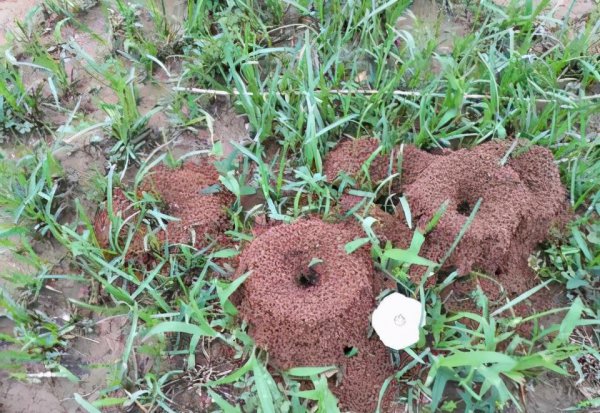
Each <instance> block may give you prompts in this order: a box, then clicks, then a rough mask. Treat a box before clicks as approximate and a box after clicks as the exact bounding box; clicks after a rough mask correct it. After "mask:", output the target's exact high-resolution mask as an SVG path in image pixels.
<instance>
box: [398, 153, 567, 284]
mask: <svg viewBox="0 0 600 413" xmlns="http://www.w3.org/2000/svg"><path fill="white" fill-rule="evenodd" d="M509 149H510V142H490V143H486V144H482V145H479V146H477V147H476V148H474V149H471V150H468V149H462V150H458V151H456V152H453V153H451V154H449V155H445V156H436V157H435V159H433V161H432V162H431V163H430V164H429V166H428V167H427V169H425V170H424V171H423V172H422V173H421V174H419V176H418V177H417V178H416V179H415V181H414V182H413V183H411V184H409V185H407V186H406V187H405V190H404V194H405V195H406V197H407V199H408V202H409V204H410V208H411V212H412V215H413V217H414V218H415V219H416V220H417V223H418V225H419V226H421V227H424V226H425V225H426V224H427V222H429V221H430V220H431V219H432V218H433V216H434V214H435V213H436V211H437V210H438V208H439V207H440V205H442V204H443V203H444V202H446V201H448V202H449V203H448V207H447V210H446V212H445V213H444V215H443V216H442V218H441V220H440V221H439V223H438V224H437V226H436V228H435V230H434V231H433V232H432V233H431V234H430V235H429V237H428V239H429V241H428V242H427V243H426V245H425V248H424V250H423V251H422V252H423V253H424V254H425V256H427V257H428V258H430V259H432V260H441V259H442V258H443V257H444V256H445V254H446V252H447V251H448V250H449V249H450V247H451V245H452V243H453V242H454V240H455V239H456V237H457V236H458V234H459V232H460V230H461V228H462V227H463V225H465V223H466V221H467V219H468V217H469V215H470V214H471V211H472V208H473V207H474V206H475V205H476V203H477V201H478V200H479V199H481V206H480V208H479V210H478V211H477V214H476V215H475V218H474V219H473V221H472V222H471V224H470V226H469V228H468V230H467V232H466V233H465V235H464V237H463V238H462V240H461V241H460V244H459V246H458V248H456V250H455V251H454V253H453V254H452V255H451V256H450V257H449V258H448V260H447V261H446V263H445V265H446V266H447V267H454V268H456V269H458V271H459V273H460V274H462V275H466V274H468V273H470V272H471V271H472V270H479V271H483V272H485V273H487V274H506V273H511V274H512V277H511V280H510V283H509V284H508V285H506V288H509V289H513V290H514V291H522V290H523V288H527V287H528V286H529V285H526V284H528V283H527V281H526V280H524V279H522V278H521V277H522V273H523V271H516V272H515V271H511V270H519V269H521V268H520V267H521V264H523V262H522V261H523V260H522V258H525V265H526V261H527V259H526V258H527V257H528V256H529V254H530V253H531V252H533V249H534V248H535V247H536V245H537V244H539V243H540V242H541V241H543V240H544V238H545V237H546V236H547V233H548V230H549V228H550V227H551V226H552V224H553V223H555V222H556V221H557V220H558V219H559V217H560V216H561V214H562V213H563V211H564V200H565V190H564V188H563V186H562V184H561V182H560V176H559V172H558V169H557V168H556V166H555V165H554V162H553V157H552V154H551V153H550V151H548V150H547V149H544V148H541V147H530V148H524V147H522V146H521V147H517V148H515V150H514V151H513V154H512V157H509V158H508V159H507V162H506V163H505V164H504V165H503V164H502V160H503V159H504V158H505V155H506V154H507V151H509ZM507 281H508V280H507Z"/></svg>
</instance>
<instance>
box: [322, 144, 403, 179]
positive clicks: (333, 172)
mask: <svg viewBox="0 0 600 413" xmlns="http://www.w3.org/2000/svg"><path fill="white" fill-rule="evenodd" d="M379 145H380V142H379V140H378V139H373V138H371V139H355V140H347V141H344V142H341V143H339V144H338V145H337V146H336V147H335V148H334V149H333V150H332V151H331V152H330V153H329V155H328V156H327V158H326V159H325V162H324V164H323V174H324V175H325V176H326V177H327V180H328V181H330V182H333V181H335V180H336V179H337V178H338V177H340V176H341V175H342V174H343V173H344V174H346V175H348V176H349V177H351V178H353V179H358V178H359V177H360V176H364V175H363V170H362V166H363V164H364V163H365V162H367V160H369V158H370V157H371V156H373V153H375V151H376V150H377V149H378V148H379ZM392 167H393V168H394V169H395V167H396V165H392ZM389 170H390V160H389V157H387V156H384V155H382V154H381V153H378V154H377V155H376V156H375V157H374V159H373V160H372V161H371V163H370V165H369V176H370V178H371V181H373V182H379V181H383V180H384V179H385V178H387V177H388V176H389V173H388V171H389Z"/></svg>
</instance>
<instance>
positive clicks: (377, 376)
mask: <svg viewBox="0 0 600 413" xmlns="http://www.w3.org/2000/svg"><path fill="white" fill-rule="evenodd" d="M360 236H361V234H360V231H359V230H358V229H357V228H356V227H355V226H353V225H345V224H333V223H325V222H323V221H321V220H317V219H309V220H302V221H297V222H295V223H293V224H289V225H279V226H276V227H272V228H270V229H268V230H267V231H266V232H264V233H262V234H261V235H259V236H258V237H257V238H256V239H254V241H252V243H251V244H250V245H249V246H248V247H247V248H246V249H245V250H244V252H243V253H242V256H241V258H240V266H239V268H238V273H237V275H238V276H241V275H242V274H244V273H245V272H247V271H251V274H250V276H249V278H248V279H247V280H246V281H245V282H244V284H243V286H242V304H241V306H240V313H241V315H242V316H243V317H244V318H245V319H246V320H248V322H249V325H250V329H249V332H250V334H251V335H252V336H253V337H254V339H255V340H256V343H257V344H258V345H259V346H261V347H263V348H266V349H267V350H268V351H269V357H270V361H271V364H272V365H273V366H274V367H277V368H280V369H289V368H291V367H298V366H327V365H337V366H339V367H340V368H341V369H342V371H343V372H344V374H343V381H342V384H341V386H339V387H336V388H334V389H333V392H334V393H335V394H336V395H337V396H338V397H339V398H340V402H341V404H342V405H343V406H344V407H345V408H348V409H351V410H352V411H358V412H362V411H365V412H366V411H373V410H374V408H375V406H376V403H377V398H378V395H379V390H380V389H381V385H382V384H383V382H384V380H385V379H386V378H387V377H388V376H389V375H391V374H392V373H393V370H392V369H391V364H390V363H389V357H388V355H387V350H386V349H385V347H384V346H383V344H382V343H380V342H379V341H378V340H372V341H371V340H369V339H368V338H367V334H368V331H369V316H370V314H371V312H372V310H373V308H374V304H375V297H374V293H373V288H372V279H373V277H374V273H373V267H372V262H371V258H370V256H369V254H368V252H367V251H365V250H359V251H356V252H354V253H352V254H347V253H346V251H345V249H344V247H345V245H346V243H348V242H350V241H352V240H353V239H355V238H358V237H360ZM350 348H355V349H357V350H358V355H356V356H353V357H348V356H347V353H348V351H349V350H348V349H350Z"/></svg>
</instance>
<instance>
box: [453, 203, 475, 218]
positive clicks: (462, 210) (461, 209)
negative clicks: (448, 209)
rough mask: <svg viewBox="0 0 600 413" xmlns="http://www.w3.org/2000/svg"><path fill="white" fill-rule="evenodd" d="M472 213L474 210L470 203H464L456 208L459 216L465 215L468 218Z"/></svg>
mask: <svg viewBox="0 0 600 413" xmlns="http://www.w3.org/2000/svg"><path fill="white" fill-rule="evenodd" d="M471 211H472V208H471V205H470V204H469V202H468V201H462V202H461V203H459V204H458V205H457V207H456V212H458V213H459V214H461V215H464V216H466V217H468V216H469V215H471Z"/></svg>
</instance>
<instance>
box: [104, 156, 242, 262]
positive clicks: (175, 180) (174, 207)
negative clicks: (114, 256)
mask: <svg viewBox="0 0 600 413" xmlns="http://www.w3.org/2000/svg"><path fill="white" fill-rule="evenodd" d="M140 192H148V193H151V194H153V196H155V197H156V198H158V199H159V200H160V201H161V202H163V203H164V206H165V209H164V210H163V212H164V213H166V214H169V215H170V216H172V217H174V218H175V220H169V221H168V223H167V225H166V231H163V230H162V229H159V230H157V233H156V239H157V240H158V241H159V243H161V244H162V243H164V242H165V241H168V242H169V243H170V244H174V243H181V244H191V245H193V246H195V247H201V246H205V245H207V243H208V242H210V241H212V240H218V239H219V238H220V237H221V236H222V234H223V233H224V232H225V230H227V229H228V228H229V225H230V222H229V219H228V217H227V207H228V206H229V205H230V204H231V202H232V201H233V195H232V194H231V193H229V192H228V191H226V190H224V189H222V187H221V186H220V185H219V174H218V172H217V170H216V169H215V167H214V166H213V165H212V163H210V162H209V161H208V160H203V161H201V162H200V163H199V164H196V163H192V162H187V163H184V164H183V165H182V166H181V167H179V168H169V167H167V166H166V165H159V166H157V167H156V168H155V169H154V170H153V171H152V172H151V173H150V174H149V175H148V176H146V177H145V178H144V181H143V182H142V185H141V187H140ZM112 208H113V214H115V215H120V216H121V218H122V219H123V220H128V221H130V220H131V218H132V217H133V216H134V215H135V214H137V213H138V212H139V210H138V209H136V208H135V207H134V206H133V204H132V202H131V201H130V200H129V199H128V198H127V197H126V196H125V193H124V192H123V191H122V190H121V189H119V188H115V189H114V190H113V194H112ZM110 224H111V220H110V218H109V216H108V211H107V209H102V210H100V211H99V212H98V213H97V214H96V217H95V220H94V229H95V233H96V239H97V240H98V244H99V245H100V247H101V248H105V249H106V248H108V247H109V245H110V242H109V237H110V233H111V230H110ZM146 234H148V230H147V228H146V227H145V226H142V227H140V228H139V229H138V230H137V232H136V233H135V234H134V236H133V237H132V239H131V242H130V244H129V249H128V251H127V255H126V257H127V258H131V259H135V260H137V261H141V262H146V261H147V259H148V253H149V251H147V250H145V248H144V245H145V244H148V243H147V242H145V240H144V238H145V236H146ZM126 237H127V226H124V227H123V228H122V229H121V232H120V234H119V240H120V241H121V242H124V241H125V239H126Z"/></svg>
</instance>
